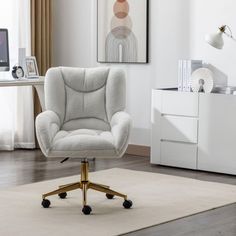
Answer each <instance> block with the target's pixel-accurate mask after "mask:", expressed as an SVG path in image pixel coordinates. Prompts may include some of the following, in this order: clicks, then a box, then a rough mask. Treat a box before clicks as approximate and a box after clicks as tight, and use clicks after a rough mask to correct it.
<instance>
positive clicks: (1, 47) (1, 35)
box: [0, 29, 10, 71]
mask: <svg viewBox="0 0 236 236" xmlns="http://www.w3.org/2000/svg"><path fill="white" fill-rule="evenodd" d="M9 70H10V62H9V42H8V30H7V29H0V71H9Z"/></svg>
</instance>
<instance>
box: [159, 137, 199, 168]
mask: <svg viewBox="0 0 236 236" xmlns="http://www.w3.org/2000/svg"><path fill="white" fill-rule="evenodd" d="M161 165H166V166H175V167H182V168H188V169H197V145H195V144H185V143H174V142H166V141H163V142H161Z"/></svg>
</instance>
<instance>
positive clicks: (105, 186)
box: [93, 183, 110, 188]
mask: <svg viewBox="0 0 236 236" xmlns="http://www.w3.org/2000/svg"><path fill="white" fill-rule="evenodd" d="M93 184H96V185H99V186H102V187H104V188H110V186H107V185H104V184H98V183H93Z"/></svg>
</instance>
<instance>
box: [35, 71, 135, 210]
mask: <svg viewBox="0 0 236 236" xmlns="http://www.w3.org/2000/svg"><path fill="white" fill-rule="evenodd" d="M125 101H126V90H125V75H124V72H123V71H122V70H119V69H109V68H91V69H81V68H69V67H58V68H51V69H49V70H48V72H47V74H46V78H45V103H46V104H45V105H46V111H45V112H43V113H41V114H40V115H39V116H38V117H37V118H36V134H37V138H38V142H39V145H40V148H41V150H42V152H43V154H44V155H45V156H46V157H63V158H73V157H80V158H81V159H82V161H81V180H80V182H77V183H72V184H68V185H64V186H59V187H58V189H57V190H55V191H53V192H50V193H47V194H43V196H42V197H43V201H42V205H43V207H44V208H48V207H49V206H50V201H49V200H48V199H46V198H47V197H48V196H52V195H59V197H60V198H66V196H67V192H69V191H72V190H75V189H82V193H83V210H82V211H83V213H84V214H90V212H91V210H92V209H91V207H90V206H88V205H87V200H86V198H87V197H86V195H87V194H86V193H87V190H88V189H93V190H96V191H100V192H103V193H106V196H107V198H108V199H112V198H113V197H114V196H119V197H122V198H124V203H123V206H124V207H125V208H130V207H131V206H132V202H131V201H130V200H128V199H127V196H126V195H125V194H121V193H118V192H116V191H113V190H111V189H110V187H109V186H105V185H101V184H95V183H91V182H89V179H88V168H89V166H88V159H87V158H91V157H96V158H99V157H103V158H104V157H107V158H114V157H118V158H119V157H122V156H123V154H124V153H125V151H126V148H127V146H128V139H129V133H130V127H131V119H130V116H129V115H128V114H127V113H125V112H124V109H125Z"/></svg>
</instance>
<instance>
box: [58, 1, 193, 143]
mask: <svg viewBox="0 0 236 236" xmlns="http://www.w3.org/2000/svg"><path fill="white" fill-rule="evenodd" d="M189 27H190V26H189V0H178V1H173V0H150V25H149V32H150V33H149V36H150V43H149V47H150V50H149V53H150V63H149V64H147V65H145V64H144V65H122V66H120V67H122V68H124V69H125V70H126V72H127V78H128V79H127V110H128V112H129V113H130V114H131V116H132V118H133V130H132V135H131V141H130V143H132V144H139V145H150V106H151V89H152V88H154V87H169V86H171V87H173V86H176V84H177V61H178V59H179V58H185V57H188V56H189ZM54 65H55V66H59V65H65V66H80V67H90V66H100V65H99V64H97V63H96V0H89V1H85V0H56V1H54ZM103 65H104V64H103ZM112 66H118V65H112Z"/></svg>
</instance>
